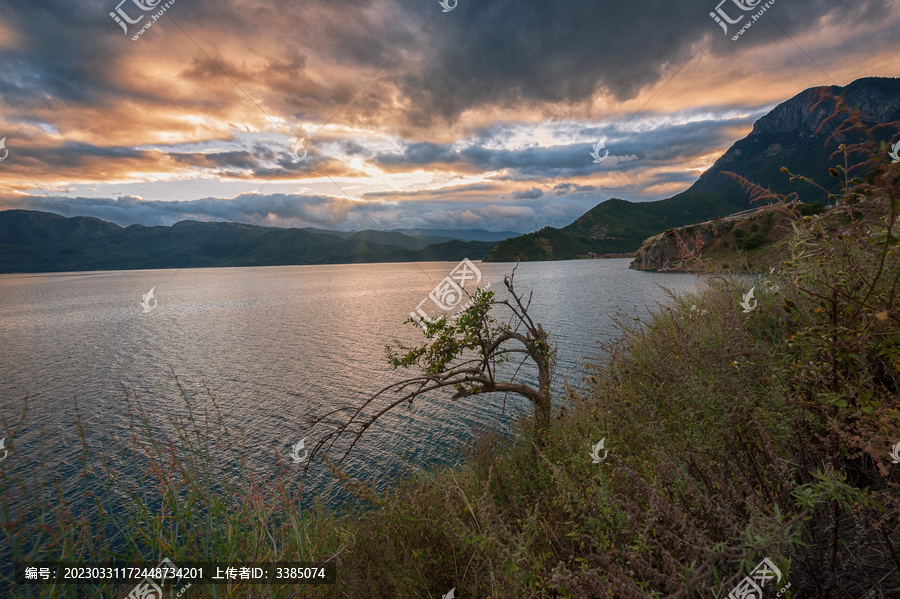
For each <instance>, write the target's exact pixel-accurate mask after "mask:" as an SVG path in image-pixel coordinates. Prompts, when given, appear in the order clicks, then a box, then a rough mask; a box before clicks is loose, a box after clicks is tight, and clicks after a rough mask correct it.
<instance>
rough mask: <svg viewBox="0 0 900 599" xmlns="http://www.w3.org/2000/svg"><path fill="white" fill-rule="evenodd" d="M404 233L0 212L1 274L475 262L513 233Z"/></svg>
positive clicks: (27, 211) (413, 230) (409, 230)
mask: <svg viewBox="0 0 900 599" xmlns="http://www.w3.org/2000/svg"><path fill="white" fill-rule="evenodd" d="M405 231H406V232H401V231H359V232H356V233H351V232H342V231H325V230H321V229H309V228H307V229H282V228H275V227H260V226H255V225H244V224H239V223H219V222H213V223H209V222H197V221H181V222H178V223H175V224H174V225H172V226H169V227H163V226H158V227H145V226H143V225H131V226H130V227H120V226H119V225H116V224H114V223H110V222H107V221H103V220H100V219H97V218H91V217H84V216H76V217H72V218H66V217H64V216H59V215H57V214H51V213H49V212H37V211H32V210H6V211H2V212H0V273H19V272H66V271H82V270H119V269H123V270H128V269H140V268H199V267H208V266H276V265H287V264H346V263H361V262H429V261H455V260H462V259H463V258H471V259H473V260H474V259H479V258H482V257H483V256H484V255H485V254H486V253H487V252H488V251H489V250H490V249H491V248H492V247H493V246H494V244H495V243H496V241H497V239H503V238H505V237H508V236H511V235H515V233H509V234H505V233H492V232H490V231H479V230H476V231H464V232H461V231H453V230H447V229H441V230H435V231H429V230H427V229H406V230H405ZM460 237H462V238H463V239H460Z"/></svg>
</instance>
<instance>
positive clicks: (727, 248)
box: [630, 202, 826, 272]
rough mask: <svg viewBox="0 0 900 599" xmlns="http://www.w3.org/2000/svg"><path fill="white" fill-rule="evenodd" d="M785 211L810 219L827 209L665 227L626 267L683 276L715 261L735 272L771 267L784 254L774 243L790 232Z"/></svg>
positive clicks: (777, 210)
mask: <svg viewBox="0 0 900 599" xmlns="http://www.w3.org/2000/svg"><path fill="white" fill-rule="evenodd" d="M788 210H796V211H797V212H799V213H800V214H801V215H803V216H804V218H812V217H813V216H814V215H817V214H821V213H823V212H825V210H826V208H825V207H824V206H822V205H821V204H812V203H810V204H803V203H800V202H794V203H792V204H788V205H786V206H782V207H775V206H765V207H762V208H758V209H754V210H745V211H744V212H739V213H737V214H732V215H731V216H726V217H723V218H716V219H713V220H710V221H706V222H702V223H697V224H695V225H690V226H687V227H678V228H675V229H668V230H667V231H665V232H664V233H660V234H659V235H654V236H653V237H650V238H648V239H647V240H645V241H644V243H643V244H642V245H641V248H640V249H639V250H638V251H637V252H636V253H635V257H634V260H633V261H632V262H631V265H630V268H634V269H637V270H660V271H681V272H685V271H701V270H709V269H710V266H711V264H713V263H715V264H716V265H717V266H718V267H721V268H723V269H725V270H733V271H739V270H744V269H752V268H756V267H758V266H760V265H762V264H767V263H770V262H772V261H773V260H776V259H778V257H779V256H780V255H781V254H782V253H784V251H785V247H784V244H783V243H779V242H781V241H782V240H784V239H786V238H787V237H788V236H789V235H790V234H791V231H792V228H791V224H790V217H789V213H788Z"/></svg>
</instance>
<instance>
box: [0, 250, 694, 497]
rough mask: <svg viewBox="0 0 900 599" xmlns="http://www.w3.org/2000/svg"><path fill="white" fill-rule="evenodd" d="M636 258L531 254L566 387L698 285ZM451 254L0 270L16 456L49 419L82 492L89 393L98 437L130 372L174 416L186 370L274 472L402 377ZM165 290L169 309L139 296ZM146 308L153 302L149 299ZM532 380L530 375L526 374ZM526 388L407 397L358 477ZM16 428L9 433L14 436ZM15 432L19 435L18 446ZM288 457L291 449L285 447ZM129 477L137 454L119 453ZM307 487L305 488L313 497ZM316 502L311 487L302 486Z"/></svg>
mask: <svg viewBox="0 0 900 599" xmlns="http://www.w3.org/2000/svg"><path fill="white" fill-rule="evenodd" d="M628 263H629V260H627V259H611V260H577V261H566V262H532V263H524V264H521V265H520V266H519V267H518V270H517V272H516V288H517V290H518V291H520V292H526V294H527V292H532V291H533V293H534V296H533V300H532V302H533V303H532V309H531V313H532V316H533V318H534V319H535V321H536V322H541V323H542V324H543V325H544V329H545V330H547V331H549V332H550V335H551V336H550V340H551V341H552V342H554V343H556V344H557V347H558V362H557V364H558V367H557V374H556V379H555V381H554V387H555V388H556V389H560V388H561V386H562V383H563V377H565V378H566V379H567V380H568V381H569V382H571V383H578V382H579V381H580V380H581V378H582V376H583V375H584V373H585V369H584V366H583V365H584V363H585V362H586V361H587V360H592V359H595V358H596V357H597V356H598V355H599V353H600V349H599V348H598V346H597V342H598V341H601V340H608V339H610V338H611V337H614V336H615V335H616V329H615V327H614V323H613V320H612V316H613V315H615V313H616V311H617V309H621V310H623V311H624V312H625V313H626V314H630V315H638V314H639V315H643V314H646V313H647V309H648V307H649V308H652V307H653V306H655V304H656V303H657V302H667V301H668V299H667V297H666V295H665V293H664V291H663V290H662V289H661V288H660V285H664V286H666V287H668V288H669V289H672V290H673V291H676V292H683V291H689V290H692V289H693V288H695V286H696V285H697V281H698V279H697V277H696V276H694V275H685V274H671V273H652V272H638V271H633V270H629V269H628ZM475 264H476V266H477V267H478V268H479V269H480V271H481V275H482V280H481V286H484V285H485V284H486V283H488V282H490V283H491V284H492V286H491V289H492V290H494V291H497V292H502V291H504V289H503V285H502V281H503V276H504V275H506V274H508V273H509V272H510V271H511V269H512V267H513V266H514V265H513V264H505V263H489V264H482V263H479V262H476V263H475ZM455 266H456V264H455V263H436V262H430V263H422V264H412V263H403V264H359V265H326V266H281V267H257V268H207V269H181V270H177V269H172V270H145V271H128V272H80V273H56V274H35V275H2V276H0V346H2V347H3V351H2V354H0V411H2V412H0V413H2V416H3V417H4V418H5V419H6V421H7V423H11V422H13V421H15V420H16V418H17V417H18V415H19V412H20V410H21V405H22V400H23V398H24V397H25V396H28V418H27V422H26V424H27V426H26V427H25V429H24V430H23V431H22V432H21V433H20V435H19V436H18V438H16V439H15V448H16V450H15V451H14V452H10V454H9V458H8V460H6V463H5V464H3V467H4V468H32V467H34V463H35V461H34V458H35V455H36V452H37V448H38V446H39V443H38V441H39V438H40V429H41V427H43V430H44V435H45V443H46V448H45V451H46V455H47V457H46V460H45V462H46V464H47V465H48V467H49V468H50V470H51V471H53V472H55V473H57V474H59V475H60V476H61V478H62V479H63V481H64V488H66V489H68V490H72V489H74V485H75V483H76V480H75V472H76V469H77V466H78V462H77V456H78V451H77V450H78V448H79V438H78V435H77V431H76V429H75V427H74V421H75V401H76V400H77V404H78V408H79V410H80V412H81V414H82V417H83V419H84V420H85V421H87V422H88V429H89V434H88V440H89V443H91V444H96V445H97V446H98V447H100V446H102V445H105V443H106V441H107V440H108V439H109V436H110V435H113V434H115V435H120V436H123V437H124V436H125V433H126V432H127V424H128V421H127V415H126V409H125V401H124V400H125V392H124V391H123V389H122V386H121V385H122V384H124V385H126V386H127V388H129V389H130V390H131V391H132V392H134V393H135V394H137V396H138V397H139V398H140V399H141V401H142V402H143V404H144V405H145V406H146V407H147V409H148V412H149V413H150V415H151V417H153V418H154V419H155V420H158V421H159V422H162V421H163V420H164V419H165V417H166V416H168V415H173V414H174V415H177V414H184V402H183V400H182V399H181V396H180V395H179V392H178V389H177V387H176V384H175V379H174V376H173V373H174V375H177V376H178V379H179V381H180V382H181V384H182V385H183V387H184V389H185V390H186V392H187V393H188V394H189V396H191V397H194V398H198V401H202V398H205V397H206V391H205V388H204V384H205V385H206V386H208V387H209V389H210V391H211V393H212V395H213V396H214V397H215V398H216V400H217V402H218V404H219V406H220V407H221V408H222V410H223V414H224V418H225V420H226V423H227V424H228V425H229V426H232V427H234V428H235V429H236V430H240V431H242V432H243V434H244V435H245V438H246V444H247V450H248V452H249V453H250V456H251V460H250V466H251V467H252V468H253V469H254V470H257V471H258V472H260V473H266V472H271V471H272V468H273V467H274V466H275V465H276V464H277V458H276V452H278V453H279V454H280V455H281V456H283V459H287V455H288V452H289V451H290V447H291V445H293V444H294V443H297V442H298V441H299V440H300V439H301V438H303V437H306V438H307V443H306V445H307V448H309V447H310V446H311V445H312V443H313V442H314V441H315V434H314V433H311V432H309V431H307V430H306V426H307V425H306V424H305V418H306V416H307V415H309V414H319V413H321V412H322V411H324V410H326V409H328V408H330V407H334V406H337V405H341V404H345V403H348V402H349V403H358V402H359V401H360V400H361V399H362V398H363V397H365V396H366V395H367V394H370V393H372V392H373V391H376V390H377V389H379V388H380V387H382V386H384V385H385V384H388V383H390V382H392V381H395V380H398V379H400V378H402V372H401V373H395V372H392V370H391V368H390V366H389V365H388V363H387V360H386V358H385V354H384V347H385V345H387V344H391V343H393V342H395V341H397V340H399V341H403V342H406V343H411V342H416V341H417V340H419V339H421V333H420V332H418V331H417V329H416V328H415V327H414V326H413V325H411V324H403V321H404V319H406V318H407V317H408V316H409V314H410V312H412V311H413V310H415V308H416V306H417V305H418V304H419V302H421V301H422V299H423V298H425V297H426V296H427V294H428V293H429V292H430V291H431V290H432V289H433V288H434V287H435V285H437V284H438V283H439V282H440V281H441V280H442V279H444V277H447V276H448V275H449V274H450V272H451V271H452V270H453V268H454V267H455ZM150 288H155V290H154V296H155V299H156V302H157V303H156V307H155V308H154V309H152V310H151V311H150V312H145V311H144V309H143V308H142V307H141V305H140V303H141V301H142V296H143V295H144V294H146V293H147V292H148V291H149V290H150ZM148 305H152V302H150V303H149V304H148ZM524 375H525V376H526V378H527V377H528V376H530V374H529V372H527V371H526V372H525V373H524ZM515 406H519V407H521V408H523V409H527V402H525V401H524V400H522V399H519V398H516V397H513V396H509V397H507V398H506V402H505V411H504V409H503V408H504V397H503V396H502V395H499V394H495V395H491V396H481V397H474V398H467V399H464V400H461V401H459V402H453V403H451V402H449V401H447V396H446V395H443V396H435V398H434V399H433V400H432V401H428V400H422V401H419V402H417V406H416V409H414V410H407V409H406V408H401V409H400V410H399V411H397V412H396V413H394V414H390V415H389V416H388V417H386V418H385V419H384V420H383V421H381V422H380V423H379V424H377V425H375V426H374V427H373V428H371V429H370V430H369V431H368V432H367V433H366V435H365V436H364V437H363V439H362V441H361V442H360V443H359V444H358V445H357V447H356V449H355V450H354V452H353V453H352V454H351V455H350V457H349V458H348V460H347V462H345V466H346V469H347V471H348V472H350V473H351V474H352V475H354V476H356V477H359V478H361V479H368V478H372V477H377V478H378V479H379V481H380V483H379V485H384V484H388V483H389V482H390V480H391V477H393V476H394V475H395V474H396V473H397V472H398V471H399V469H400V468H401V466H402V465H403V464H404V463H409V462H410V461H412V462H413V463H415V464H426V463H432V462H438V463H447V462H449V461H453V460H454V459H456V458H454V457H452V456H453V452H452V450H453V448H455V447H457V446H459V444H460V443H462V442H464V441H465V440H467V439H469V438H471V435H472V429H473V426H477V425H489V426H496V427H500V428H503V426H504V425H505V423H506V421H507V420H506V419H507V418H508V415H509V413H510V412H511V410H513V409H514V408H515ZM5 434H7V430H3V431H0V435H5ZM7 445H9V443H8V444H7ZM287 461H288V462H290V460H289V459H288V460H287ZM115 466H116V467H117V469H119V471H120V472H122V473H123V474H124V475H125V476H128V475H131V474H133V473H134V472H133V471H134V468H133V467H131V465H130V464H127V463H117V464H115ZM297 470H298V473H297V477H298V479H305V483H306V489H307V491H308V493H309V496H310V497H312V496H313V494H314V493H316V492H318V490H320V489H322V488H323V485H325V484H326V482H327V481H329V480H331V478H332V477H331V474H330V473H329V472H328V471H327V469H326V468H325V467H324V466H323V465H322V464H320V463H315V464H313V466H312V467H311V469H310V471H309V472H308V473H305V474H303V473H300V472H299V467H298V468H297ZM304 497H306V494H304ZM304 501H305V499H304Z"/></svg>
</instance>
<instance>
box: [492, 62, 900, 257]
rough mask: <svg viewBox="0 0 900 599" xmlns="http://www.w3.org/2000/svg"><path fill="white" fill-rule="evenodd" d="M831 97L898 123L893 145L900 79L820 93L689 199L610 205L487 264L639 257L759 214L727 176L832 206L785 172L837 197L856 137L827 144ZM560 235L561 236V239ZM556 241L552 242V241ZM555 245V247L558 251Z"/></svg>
mask: <svg viewBox="0 0 900 599" xmlns="http://www.w3.org/2000/svg"><path fill="white" fill-rule="evenodd" d="M822 91H829V92H831V93H832V94H835V95H841V96H842V97H843V98H844V101H845V102H846V105H847V106H849V107H851V108H855V109H858V110H859V111H860V114H861V116H862V120H863V121H864V123H866V124H867V125H875V124H883V123H897V126H896V127H885V128H884V129H882V130H881V131H880V135H881V138H882V139H884V140H885V141H887V140H889V139H891V138H892V137H896V134H897V132H898V130H900V79H898V78H880V77H867V78H863V79H857V80H856V81H854V82H852V83H850V84H849V85H847V86H844V87H839V86H830V87H816V88H811V89H808V90H806V91H803V92H801V93H800V94H797V95H796V96H794V97H793V98H791V99H790V100H787V101H786V102H783V103H782V104H779V105H778V106H776V107H775V108H774V109H772V111H770V112H769V113H768V114H766V115H765V116H763V117H761V118H760V119H759V120H758V121H757V122H756V123H755V124H754V126H753V130H752V131H751V132H750V134H749V135H747V137H745V138H744V139H741V140H739V141H737V142H735V143H734V145H732V146H731V148H729V149H728V150H727V151H726V152H725V153H724V154H723V155H722V156H721V157H720V158H719V159H718V160H716V162H715V163H714V164H713V166H711V167H710V168H709V169H707V170H706V171H705V172H704V173H703V174H702V175H701V176H700V177H699V178H698V179H697V181H696V182H695V183H694V184H693V185H692V186H691V187H690V188H689V189H687V190H686V191H684V192H681V193H679V194H677V195H675V196H672V197H671V198H668V199H665V200H660V201H657V202H627V201H625V200H620V199H617V198H612V199H609V200H607V201H605V202H602V203H600V204H598V205H597V206H595V207H594V208H592V209H591V210H589V211H588V212H586V213H585V214H584V215H582V216H581V217H580V218H578V220H576V221H575V222H573V223H572V224H570V225H568V226H566V227H563V228H562V229H550V230H548V229H543V230H541V231H537V232H535V233H531V234H529V235H530V237H526V236H520V237H514V238H512V239H507V240H506V241H502V242H500V243H499V244H497V245H496V246H495V247H494V249H493V250H491V252H490V253H489V254H488V255H487V256H486V257H485V258H484V260H485V261H494V262H504V261H513V260H516V259H523V260H564V259H570V258H575V257H579V256H584V255H586V254H587V253H588V252H597V253H601V254H602V253H612V252H634V251H636V250H637V249H638V248H640V247H641V244H642V242H643V240H645V239H647V238H648V237H650V236H652V235H656V234H659V233H661V232H663V231H665V230H667V229H670V228H675V227H683V226H686V225H690V224H692V223H698V222H702V221H708V220H711V219H714V218H718V217H722V216H727V215H729V214H734V213H736V212H741V211H744V210H747V209H748V208H751V207H756V206H755V205H754V206H751V204H750V200H749V197H748V195H747V193H746V191H744V190H743V189H742V188H741V186H740V185H739V184H738V182H737V181H735V180H734V179H733V178H732V177H730V176H728V175H726V174H725V173H726V172H733V173H735V174H738V175H740V176H742V177H745V178H747V179H748V180H750V181H753V182H754V183H758V184H760V185H762V186H764V187H769V188H771V189H772V190H773V191H775V192H778V193H790V192H794V191H797V192H799V193H800V199H801V200H803V201H805V202H819V203H824V202H826V201H827V195H828V194H827V191H822V190H820V189H818V188H816V187H814V186H812V185H808V184H800V185H799V186H798V185H797V184H794V183H791V182H790V180H789V178H788V177H787V176H786V175H785V174H784V173H782V172H781V171H780V169H781V167H787V168H788V169H790V170H791V171H792V172H795V173H802V174H804V175H807V176H811V177H814V178H816V180H817V181H818V182H819V183H820V184H822V185H824V186H825V187H826V190H828V191H832V192H834V191H837V188H836V187H829V186H833V185H836V182H833V179H831V178H830V177H828V175H827V172H826V170H827V166H828V165H830V164H831V163H833V162H835V160H836V159H832V158H831V154H832V153H833V152H834V151H835V150H837V149H838V146H839V145H840V144H841V143H849V142H852V141H855V140H854V139H853V138H851V137H849V136H846V135H845V136H842V137H840V138H838V139H834V140H831V141H827V140H828V138H829V137H830V136H831V134H832V133H834V131H835V128H836V127H837V126H838V125H839V124H840V122H841V120H842V119H834V120H832V121H829V122H826V121H827V119H828V117H830V116H831V115H832V114H833V113H834V108H835V103H834V101H825V102H822V103H821V104H819V105H818V106H816V105H815V100H816V97H817V95H818V94H819V93H820V92H822ZM557 232H561V233H562V234H563V235H560V234H559V233H557ZM550 235H552V236H553V239H552V240H551V239H550V238H549V236H550ZM551 241H552V243H551ZM554 246H557V247H561V248H569V249H571V248H574V247H577V248H579V252H577V253H575V254H573V253H572V252H571V251H568V252H567V253H566V252H561V253H556V252H552V251H550V252H548V251H547V248H548V247H554Z"/></svg>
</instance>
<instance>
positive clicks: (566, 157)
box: [371, 108, 765, 180]
mask: <svg viewBox="0 0 900 599" xmlns="http://www.w3.org/2000/svg"><path fill="white" fill-rule="evenodd" d="M729 111H730V109H728V108H725V109H722V108H718V109H715V110H712V109H709V110H704V109H695V110H691V111H689V112H687V113H685V114H683V115H680V117H679V118H677V119H676V118H668V119H667V118H666V117H665V116H664V115H657V117H658V119H659V121H660V122H659V123H658V124H657V125H655V126H654V127H653V128H652V129H646V128H641V129H640V130H638V131H635V130H629V129H626V128H624V127H621V126H619V125H610V126H607V127H585V128H582V129H578V130H577V131H572V135H573V136H574V135H576V134H577V136H578V137H586V138H588V139H592V140H600V139H607V140H608V141H607V142H606V148H607V149H608V150H609V153H610V157H612V158H611V159H610V160H609V162H608V164H607V163H606V162H604V163H602V164H600V165H595V164H594V163H593V160H592V158H591V156H590V154H589V152H590V150H591V145H592V144H593V143H594V142H593V141H592V142H590V143H588V142H580V143H569V144H564V145H555V146H548V147H527V148H521V149H513V150H507V149H496V148H492V147H490V146H492V145H493V142H494V141H496V140H497V139H502V138H503V137H505V136H506V135H508V134H509V130H510V129H509V128H511V126H510V125H507V126H506V127H508V128H507V129H502V130H500V129H497V128H493V129H492V130H491V131H490V132H489V133H487V134H485V135H484V136H483V137H481V138H474V139H471V140H465V141H466V143H468V144H471V145H470V146H469V147H467V148H464V149H462V150H456V149H454V147H453V144H435V143H428V142H415V143H408V144H405V145H404V147H403V148H401V151H400V152H390V153H381V154H377V155H375V156H373V157H372V158H371V161H372V162H373V163H374V164H376V165H378V166H380V167H383V168H385V169H387V170H397V171H403V170H407V169H413V168H431V169H438V170H439V169H447V170H461V171H466V172H486V171H499V170H506V171H509V172H510V174H509V175H506V176H504V177H502V178H500V180H528V179H531V178H549V177H562V176H571V177H577V176H587V175H590V174H591V173H593V172H595V171H597V170H603V169H609V168H621V169H626V170H627V169H637V168H645V167H647V166H649V165H654V164H670V163H674V162H676V161H679V160H682V159H686V158H695V157H696V156H699V155H703V154H705V153H707V152H708V151H709V148H715V147H723V146H727V145H729V144H730V143H731V142H732V141H733V131H734V129H735V128H736V127H737V128H739V127H749V126H750V125H751V124H752V123H753V122H754V121H755V120H756V119H757V118H758V117H759V116H760V115H761V114H763V113H764V112H765V110H764V109H762V108H753V109H748V110H744V111H741V112H742V113H743V114H741V115H740V116H735V117H734V118H728V119H725V118H722V117H721V115H722V114H728V112H729ZM704 114H705V115H707V116H705V117H701V116H697V115H704ZM713 115H715V117H714V116H713ZM648 118H651V119H652V118H654V115H648ZM692 119H697V120H692ZM667 120H668V122H667ZM684 121H686V122H684ZM617 158H620V159H621V160H619V161H617Z"/></svg>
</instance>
